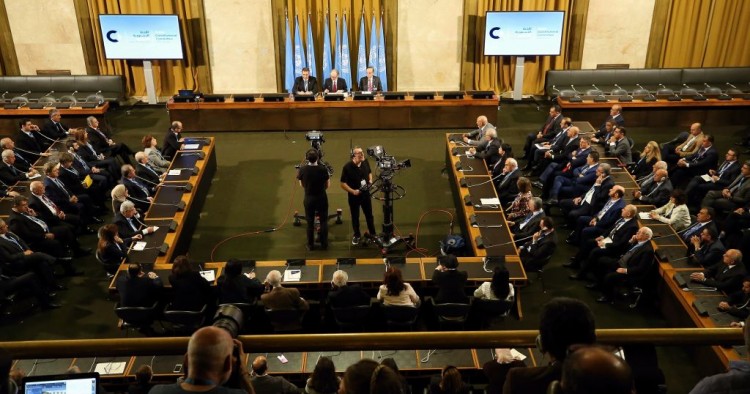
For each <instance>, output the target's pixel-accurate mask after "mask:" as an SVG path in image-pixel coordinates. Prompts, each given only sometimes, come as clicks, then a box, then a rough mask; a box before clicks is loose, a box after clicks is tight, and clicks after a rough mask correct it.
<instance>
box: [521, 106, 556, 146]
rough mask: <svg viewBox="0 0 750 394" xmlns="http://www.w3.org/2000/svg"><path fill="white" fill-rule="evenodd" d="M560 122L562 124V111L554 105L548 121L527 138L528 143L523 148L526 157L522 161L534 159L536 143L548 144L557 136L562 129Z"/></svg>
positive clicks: (550, 110)
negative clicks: (532, 152)
mask: <svg viewBox="0 0 750 394" xmlns="http://www.w3.org/2000/svg"><path fill="white" fill-rule="evenodd" d="M560 122H562V109H560V106H559V105H553V106H551V107H550V109H549V116H548V117H547V121H545V122H544V125H543V126H542V127H541V128H540V129H539V131H537V132H536V133H530V134H529V135H527V136H526V143H525V144H524V146H523V151H524V153H525V156H524V157H522V158H521V159H523V160H529V159H531V158H533V156H531V148H532V147H534V144H535V143H542V142H548V141H550V140H551V139H552V138H553V137H554V136H556V135H557V134H558V133H559V132H560V130H561V129H562V127H561V126H560Z"/></svg>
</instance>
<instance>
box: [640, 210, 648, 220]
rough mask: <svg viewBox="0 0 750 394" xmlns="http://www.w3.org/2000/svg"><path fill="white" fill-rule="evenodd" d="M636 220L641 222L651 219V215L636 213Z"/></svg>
mask: <svg viewBox="0 0 750 394" xmlns="http://www.w3.org/2000/svg"><path fill="white" fill-rule="evenodd" d="M638 219H641V220H648V219H651V214H650V213H648V212H638Z"/></svg>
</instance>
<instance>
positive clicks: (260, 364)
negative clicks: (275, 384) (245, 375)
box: [252, 356, 268, 375]
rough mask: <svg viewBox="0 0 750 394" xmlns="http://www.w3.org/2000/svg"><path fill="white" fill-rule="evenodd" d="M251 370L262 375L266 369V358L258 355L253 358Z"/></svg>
mask: <svg viewBox="0 0 750 394" xmlns="http://www.w3.org/2000/svg"><path fill="white" fill-rule="evenodd" d="M252 368H253V372H254V373H255V374H256V375H264V374H265V373H266V371H267V370H268V361H267V360H266V357H265V356H258V357H255V360H253V365H252Z"/></svg>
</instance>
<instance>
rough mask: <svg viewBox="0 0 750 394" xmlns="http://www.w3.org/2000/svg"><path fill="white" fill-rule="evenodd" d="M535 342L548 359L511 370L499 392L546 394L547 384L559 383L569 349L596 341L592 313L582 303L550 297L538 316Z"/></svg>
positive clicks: (564, 298) (509, 393) (507, 393)
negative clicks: (532, 365) (501, 390)
mask: <svg viewBox="0 0 750 394" xmlns="http://www.w3.org/2000/svg"><path fill="white" fill-rule="evenodd" d="M538 340H539V342H538V343H539V345H538V349H539V351H541V352H542V354H544V355H545V356H547V357H549V358H548V359H549V362H548V363H545V364H544V365H542V366H538V367H526V368H520V367H519V368H511V369H510V370H509V371H508V376H507V377H506V379H505V385H504V386H503V393H506V394H531V393H546V392H547V387H548V386H549V385H550V383H552V382H553V381H555V380H560V377H561V375H562V364H563V362H564V361H565V358H566V357H567V356H568V354H570V352H569V348H570V346H571V345H574V344H593V343H594V342H596V323H595V321H594V314H593V313H592V312H591V309H589V307H588V306H587V305H586V304H584V303H583V302H582V301H579V300H576V299H572V298H566V297H556V298H553V299H552V300H550V301H549V302H548V303H546V304H545V305H544V306H543V307H542V311H541V313H540V315H539V336H538Z"/></svg>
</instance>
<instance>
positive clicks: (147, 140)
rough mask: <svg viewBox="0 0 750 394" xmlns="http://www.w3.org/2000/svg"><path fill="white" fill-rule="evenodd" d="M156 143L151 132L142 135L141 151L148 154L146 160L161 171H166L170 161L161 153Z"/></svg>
mask: <svg viewBox="0 0 750 394" xmlns="http://www.w3.org/2000/svg"><path fill="white" fill-rule="evenodd" d="M157 144H158V141H156V138H154V137H153V136H152V135H151V134H149V135H147V136H145V137H143V139H142V140H141V145H143V151H144V152H146V155H148V161H149V162H150V163H151V164H152V165H153V166H155V167H157V168H158V169H159V170H160V171H161V172H166V171H167V169H168V168H169V166H170V164H171V163H170V162H169V161H168V160H166V159H165V158H164V156H163V155H162V154H161V151H160V150H159V147H158V146H156V145H157Z"/></svg>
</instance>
